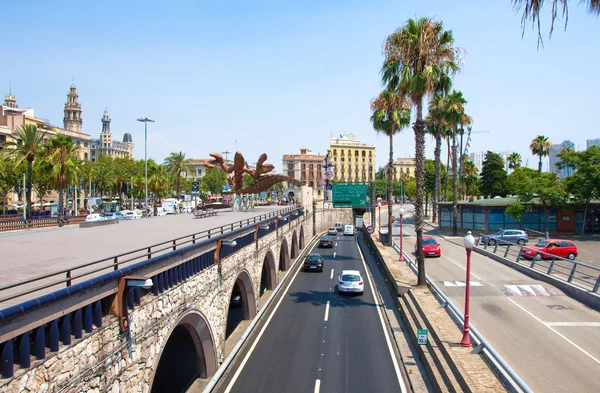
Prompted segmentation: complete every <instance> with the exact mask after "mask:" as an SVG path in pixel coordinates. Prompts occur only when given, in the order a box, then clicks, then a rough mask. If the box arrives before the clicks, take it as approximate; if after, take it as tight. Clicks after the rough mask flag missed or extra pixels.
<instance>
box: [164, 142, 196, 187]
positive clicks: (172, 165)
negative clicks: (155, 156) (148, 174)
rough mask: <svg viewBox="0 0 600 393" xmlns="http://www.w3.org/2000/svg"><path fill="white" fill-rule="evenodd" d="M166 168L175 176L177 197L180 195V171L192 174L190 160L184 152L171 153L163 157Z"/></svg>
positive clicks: (192, 169)
mask: <svg viewBox="0 0 600 393" xmlns="http://www.w3.org/2000/svg"><path fill="white" fill-rule="evenodd" d="M165 165H166V167H167V170H168V171H169V172H171V173H173V174H174V175H175V176H177V199H179V198H180V197H181V175H182V173H185V174H186V175H188V174H194V166H193V165H192V161H191V160H189V159H186V158H185V153H184V152H181V151H180V152H179V153H171V154H170V155H169V156H168V157H167V158H166V159H165Z"/></svg>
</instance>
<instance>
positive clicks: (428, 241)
mask: <svg viewBox="0 0 600 393" xmlns="http://www.w3.org/2000/svg"><path fill="white" fill-rule="evenodd" d="M416 252H417V249H416V245H415V253H416ZM423 255H425V257H441V256H442V248H441V247H440V244H439V243H438V242H437V240H435V239H434V238H433V237H431V236H423Z"/></svg>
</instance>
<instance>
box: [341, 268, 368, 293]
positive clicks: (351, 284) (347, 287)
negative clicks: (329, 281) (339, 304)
mask: <svg viewBox="0 0 600 393" xmlns="http://www.w3.org/2000/svg"><path fill="white" fill-rule="evenodd" d="M338 278H339V282H338V292H339V293H358V294H359V295H362V294H363V292H364V290H365V281H364V280H363V276H362V274H360V272H359V271H358V270H342V272H341V273H340V275H339V276H338Z"/></svg>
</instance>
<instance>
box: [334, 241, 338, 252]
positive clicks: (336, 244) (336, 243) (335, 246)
mask: <svg viewBox="0 0 600 393" xmlns="http://www.w3.org/2000/svg"><path fill="white" fill-rule="evenodd" d="M335 247H337V243H335ZM334 254H335V253H334Z"/></svg>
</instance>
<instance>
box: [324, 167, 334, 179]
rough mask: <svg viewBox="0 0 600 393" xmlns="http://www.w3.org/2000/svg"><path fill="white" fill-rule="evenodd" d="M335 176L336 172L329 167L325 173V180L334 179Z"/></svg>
mask: <svg viewBox="0 0 600 393" xmlns="http://www.w3.org/2000/svg"><path fill="white" fill-rule="evenodd" d="M334 176H335V173H334V172H333V171H332V170H331V169H327V170H326V171H325V172H324V173H323V177H324V178H325V180H331V179H333V177H334Z"/></svg>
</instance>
